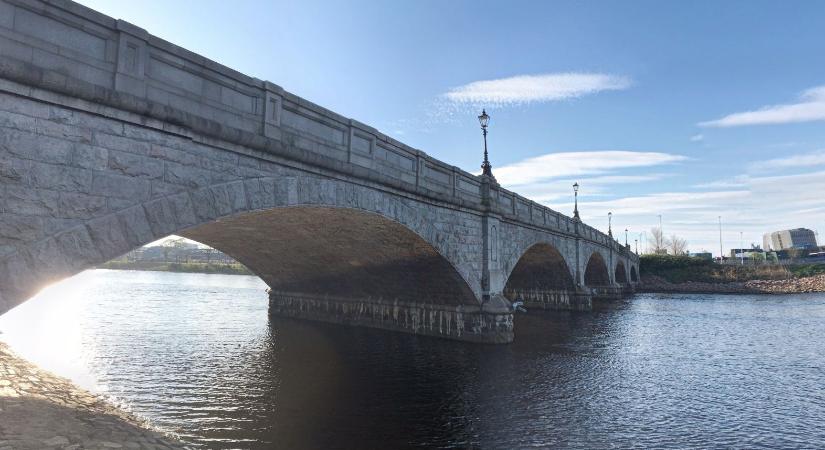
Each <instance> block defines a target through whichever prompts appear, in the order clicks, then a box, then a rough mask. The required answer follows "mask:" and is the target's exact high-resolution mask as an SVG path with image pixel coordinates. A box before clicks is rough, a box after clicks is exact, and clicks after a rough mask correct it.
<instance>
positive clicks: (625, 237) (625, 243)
mask: <svg viewBox="0 0 825 450" xmlns="http://www.w3.org/2000/svg"><path fill="white" fill-rule="evenodd" d="M624 246H625V247H627V246H628V245H627V228H625V229H624Z"/></svg>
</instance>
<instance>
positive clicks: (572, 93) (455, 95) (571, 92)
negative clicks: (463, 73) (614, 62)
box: [443, 72, 632, 106]
mask: <svg viewBox="0 0 825 450" xmlns="http://www.w3.org/2000/svg"><path fill="white" fill-rule="evenodd" d="M631 84H632V82H631V80H630V79H629V78H627V77H623V76H616V75H608V74H600V73H578V72H570V73H551V74H543V75H518V76H513V77H508V78H499V79H495V80H483V81H474V82H472V83H469V84H465V85H463V86H459V87H456V88H453V89H451V90H450V91H448V92H447V93H445V94H443V97H444V98H446V99H447V100H449V101H450V102H453V103H458V104H470V105H488V106H507V105H521V104H528V103H536V102H553V101H559V100H566V99H572V98H578V97H582V96H584V95H589V94H595V93H597V92H601V91H616V90H623V89H627V88H629V87H630V86H631Z"/></svg>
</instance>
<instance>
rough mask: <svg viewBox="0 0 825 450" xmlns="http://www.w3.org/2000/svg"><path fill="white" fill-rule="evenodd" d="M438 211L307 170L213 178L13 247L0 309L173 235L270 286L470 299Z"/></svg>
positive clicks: (2, 265)
mask: <svg viewBox="0 0 825 450" xmlns="http://www.w3.org/2000/svg"><path fill="white" fill-rule="evenodd" d="M439 214H444V213H440V212H438V211H435V209H434V208H421V207H415V206H414V205H412V204H411V202H410V201H409V200H405V199H403V198H398V197H396V196H393V195H391V194H389V193H386V192H383V191H380V190H376V189H370V188H367V187H364V186H359V185H355V184H352V183H348V182H346V181H342V180H335V179H329V178H323V177H318V176H314V175H306V176H298V177H281V178H277V177H258V178H250V179H245V180H239V181H232V182H226V183H216V184H211V185H208V186H205V187H201V188H198V189H192V190H187V191H184V192H179V193H175V194H171V195H166V196H163V197H160V198H155V199H152V200H149V201H146V202H141V203H138V204H135V205H133V206H130V207H127V208H124V209H121V210H119V211H117V212H115V213H111V214H107V215H103V216H99V217H87V218H85V220H82V222H81V223H80V224H77V225H74V226H71V227H68V228H67V229H63V230H56V232H54V233H53V234H51V235H49V236H47V237H45V238H43V239H40V240H38V241H35V242H27V243H25V244H24V245H21V246H19V247H18V248H17V249H16V251H15V252H12V253H11V254H7V255H5V256H4V257H3V258H2V259H0V279H3V280H10V281H11V282H10V283H4V285H3V286H0V313H3V312H5V311H7V310H8V309H11V308H12V307H14V306H15V305H17V304H19V303H22V302H23V301H25V300H27V299H28V298H30V297H31V296H33V295H34V294H35V293H36V292H37V291H38V290H39V289H40V288H41V287H43V286H44V285H46V284H48V283H52V282H55V281H58V280H60V279H62V278H66V277H68V276H71V275H73V274H76V273H79V272H81V271H82V270H85V269H87V268H91V267H94V266H95V265H97V264H101V263H103V262H105V261H108V260H110V259H112V258H114V257H117V256H119V255H122V254H124V253H127V252H128V251H130V250H133V249H135V248H137V247H140V246H141V245H144V244H146V243H149V242H152V241H155V240H157V239H160V238H163V237H166V236H168V235H170V234H179V235H182V236H184V237H189V238H192V239H193V240H196V241H199V242H202V243H204V244H207V245H210V246H213V247H215V248H217V249H219V250H221V251H224V252H225V253H227V254H229V255H230V256H233V257H235V258H236V259H237V260H239V261H240V262H242V263H243V264H245V265H247V266H248V267H249V268H250V270H252V271H253V272H255V273H256V274H257V275H259V276H260V277H261V278H262V279H263V280H264V281H265V282H267V284H269V285H270V287H271V288H273V290H276V289H277V290H278V291H287V292H289V291H294V290H301V291H307V290H308V291H309V292H308V293H311V294H322V295H325V296H329V297H355V296H358V297H363V296H366V297H369V298H373V299H383V300H386V301H395V300H402V301H407V302H425V301H427V300H428V299H427V298H425V297H426V296H432V298H434V299H437V301H438V304H439V305H443V306H445V307H453V308H454V307H456V306H458V305H467V306H476V305H478V297H479V296H478V289H479V285H480V282H479V280H478V276H477V275H475V274H474V273H473V272H472V269H471V266H470V265H469V264H467V263H468V262H470V261H472V259H473V258H472V257H469V256H465V257H464V258H463V259H462V256H461V252H459V251H458V249H457V248H456V245H455V244H454V242H453V241H452V240H453V239H455V238H454V237H451V236H450V235H451V234H455V233H447V232H443V231H442V230H439V229H438V228H437V227H436V226H435V224H436V223H438V222H439V221H443V220H444V219H443V218H440V217H439ZM462 238H463V239H466V237H462ZM273 263H275V265H273ZM287 264H291V265H290V266H288V267H287ZM275 266H278V268H279V269H281V270H275ZM284 267H287V269H284ZM320 271H323V273H320ZM413 286H417V289H415V290H413V289H412V287H413ZM333 287H337V291H336V290H334V288H333Z"/></svg>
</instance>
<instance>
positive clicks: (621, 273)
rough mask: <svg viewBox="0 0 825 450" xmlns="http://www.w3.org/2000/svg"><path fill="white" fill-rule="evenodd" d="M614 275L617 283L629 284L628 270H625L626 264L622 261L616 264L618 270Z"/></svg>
mask: <svg viewBox="0 0 825 450" xmlns="http://www.w3.org/2000/svg"><path fill="white" fill-rule="evenodd" d="M613 275H614V279H615V280H616V283H619V284H627V269H625V266H624V263H622V262H621V261H619V263H618V264H616V270H615V271H614V274H613Z"/></svg>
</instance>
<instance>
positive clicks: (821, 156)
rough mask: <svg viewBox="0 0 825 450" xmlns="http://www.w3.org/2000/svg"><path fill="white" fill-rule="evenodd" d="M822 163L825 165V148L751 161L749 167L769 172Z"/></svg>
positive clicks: (757, 170) (755, 170) (752, 169)
mask: <svg viewBox="0 0 825 450" xmlns="http://www.w3.org/2000/svg"><path fill="white" fill-rule="evenodd" d="M821 165H825V149H822V150H818V151H814V152H810V153H803V154H799V155H790V156H785V157H782V158H775V159H769V160H765V161H756V162H754V163H751V164H750V165H749V166H748V168H749V169H750V170H751V171H754V172H768V171H775V170H781V169H788V168H794V167H814V166H821Z"/></svg>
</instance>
